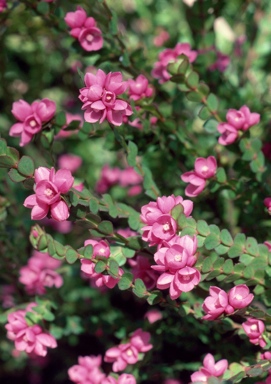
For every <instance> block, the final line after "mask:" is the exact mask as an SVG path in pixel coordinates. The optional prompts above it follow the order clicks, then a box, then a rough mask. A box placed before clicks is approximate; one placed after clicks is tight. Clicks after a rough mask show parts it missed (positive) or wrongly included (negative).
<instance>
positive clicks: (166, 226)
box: [163, 223, 170, 232]
mask: <svg viewBox="0 0 271 384" xmlns="http://www.w3.org/2000/svg"><path fill="white" fill-rule="evenodd" d="M163 230H164V231H165V232H168V231H169V230H170V226H169V223H166V224H164V225H163Z"/></svg>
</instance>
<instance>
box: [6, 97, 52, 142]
mask: <svg viewBox="0 0 271 384" xmlns="http://www.w3.org/2000/svg"><path fill="white" fill-rule="evenodd" d="M11 112H12V114H13V116H14V117H15V118H16V119H17V120H18V121H19V123H16V124H14V125H12V127H11V128H10V131H9V134H10V136H15V137H17V136H19V137H21V140H20V146H21V147H23V146H24V145H26V144H28V143H29V142H30V141H31V139H32V138H33V136H34V135H35V134H36V133H38V132H39V131H41V130H42V125H43V124H45V123H48V121H50V120H51V119H52V118H53V117H54V114H55V112H56V105H55V103H54V102H53V101H51V100H49V99H42V100H41V101H34V102H33V103H32V104H31V105H30V104H28V103H27V102H26V101H24V100H19V101H15V102H14V103H13V105H12V110H11Z"/></svg>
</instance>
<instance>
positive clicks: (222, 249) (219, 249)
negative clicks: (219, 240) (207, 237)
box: [215, 244, 229, 255]
mask: <svg viewBox="0 0 271 384" xmlns="http://www.w3.org/2000/svg"><path fill="white" fill-rule="evenodd" d="M228 250H229V247H227V246H226V245H223V244H220V245H219V246H218V247H216V248H215V251H216V253H218V254H219V255H225V253H227V252H228Z"/></svg>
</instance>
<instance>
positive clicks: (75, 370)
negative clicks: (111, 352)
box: [68, 355, 105, 384]
mask: <svg viewBox="0 0 271 384" xmlns="http://www.w3.org/2000/svg"><path fill="white" fill-rule="evenodd" d="M101 363H102V357H101V356H100V355H99V356H79V358H78V364H77V365H73V366H72V367H71V368H69V370H68V375H69V378H70V380H71V381H73V382H75V383H76V384H100V383H101V382H103V380H104V379H105V374H104V373H103V372H102V371H101Z"/></svg>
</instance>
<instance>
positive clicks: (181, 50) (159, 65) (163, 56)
mask: <svg viewBox="0 0 271 384" xmlns="http://www.w3.org/2000/svg"><path fill="white" fill-rule="evenodd" d="M180 55H185V56H187V58H188V59H189V62H190V63H193V61H195V59H196V57H197V55H198V54H197V52H196V51H192V50H191V46H190V44H188V43H178V44H177V45H176V46H175V48H167V49H165V50H164V51H162V52H160V53H159V56H158V58H159V61H158V62H156V63H155V64H154V68H153V70H152V76H153V77H154V78H155V79H159V83H160V84H163V83H165V82H166V81H168V80H169V79H170V77H171V76H170V74H169V73H168V71H167V66H168V64H169V63H174V62H176V61H177V59H178V57H179V56H180Z"/></svg>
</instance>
